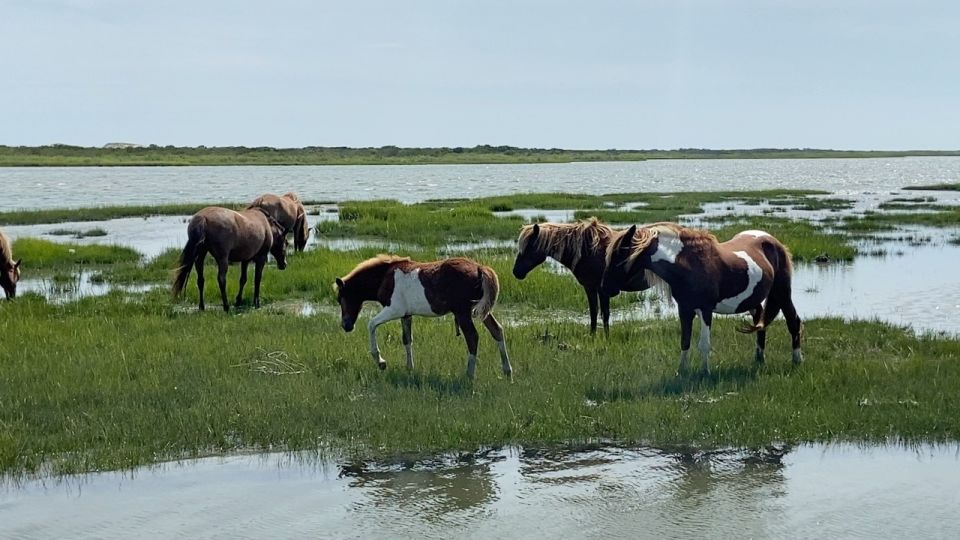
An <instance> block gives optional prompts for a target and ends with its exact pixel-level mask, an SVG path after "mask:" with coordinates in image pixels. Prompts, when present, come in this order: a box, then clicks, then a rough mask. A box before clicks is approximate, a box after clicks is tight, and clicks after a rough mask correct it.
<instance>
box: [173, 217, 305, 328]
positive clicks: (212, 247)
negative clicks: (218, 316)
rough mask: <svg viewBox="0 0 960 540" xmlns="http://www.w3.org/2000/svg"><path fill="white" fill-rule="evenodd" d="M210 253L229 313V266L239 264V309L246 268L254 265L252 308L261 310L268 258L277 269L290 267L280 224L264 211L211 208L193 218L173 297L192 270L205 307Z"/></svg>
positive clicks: (185, 282)
mask: <svg viewBox="0 0 960 540" xmlns="http://www.w3.org/2000/svg"><path fill="white" fill-rule="evenodd" d="M207 253H210V255H212V256H213V258H214V259H215V260H216V261H217V284H218V285H219V286H220V298H221V300H223V310H224V311H230V304H229V302H227V269H228V267H229V266H230V263H235V262H238V263H240V289H239V290H238V291H237V299H236V304H237V306H239V305H240V303H241V301H242V300H243V287H244V286H245V285H246V284H247V266H248V265H249V264H250V261H253V263H254V274H253V305H254V306H255V307H260V280H261V279H262V278H263V267H264V265H266V264H267V254H272V255H273V257H274V258H275V259H276V260H277V268H279V269H280V270H283V269H284V268H286V267H287V261H286V253H287V239H286V233H285V231H284V229H283V226H281V225H280V224H279V223H277V221H276V220H274V219H273V218H272V217H270V215H269V214H268V213H267V212H266V210H263V209H262V208H248V209H246V210H243V211H242V212H235V211H233V210H230V209H227V208H220V207H218V206H208V207H207V208H204V209H203V210H200V211H199V212H197V213H196V214H194V215H193V218H191V219H190V223H189V225H187V245H186V246H184V248H183V252H182V253H181V254H180V263H179V266H178V267H177V269H176V270H175V271H174V278H173V295H174V296H175V297H176V296H179V295H180V294H181V293H182V292H183V289H184V287H185V286H186V284H187V280H188V279H189V278H190V269H191V268H192V267H196V269H197V290H199V291H200V309H201V310H203V309H204V303H203V281H204V280H203V260H204V258H205V257H206V256H207Z"/></svg>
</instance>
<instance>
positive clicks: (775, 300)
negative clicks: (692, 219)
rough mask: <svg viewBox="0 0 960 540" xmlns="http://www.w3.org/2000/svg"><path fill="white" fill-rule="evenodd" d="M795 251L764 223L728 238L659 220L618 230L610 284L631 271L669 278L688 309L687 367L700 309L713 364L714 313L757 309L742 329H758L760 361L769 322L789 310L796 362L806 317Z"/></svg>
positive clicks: (706, 354)
mask: <svg viewBox="0 0 960 540" xmlns="http://www.w3.org/2000/svg"><path fill="white" fill-rule="evenodd" d="M792 273H793V265H792V262H791V260H790V252H789V251H788V250H787V248H786V247H785V246H784V245H783V244H781V243H780V242H779V241H778V240H777V239H776V238H774V237H773V236H771V235H769V234H767V233H765V232H763V231H743V232H741V233H739V234H737V235H736V236H734V237H733V238H732V239H731V240H728V241H726V242H723V243H720V242H718V241H717V239H716V238H715V237H714V236H713V235H712V234H710V233H708V232H706V231H700V230H695V229H688V228H685V227H681V226H680V225H677V224H675V223H655V224H653V225H649V226H645V227H641V228H639V229H638V228H637V227H636V225H634V226H633V227H630V228H629V229H628V230H627V231H625V232H623V233H619V234H617V236H615V237H614V238H613V240H612V241H611V242H610V245H609V247H608V248H607V264H606V273H605V274H604V277H603V285H602V287H601V288H602V290H603V291H604V292H605V293H606V294H609V295H611V296H615V295H616V294H618V293H619V292H620V290H621V284H622V283H625V282H628V281H630V280H631V279H637V276H639V278H640V279H642V280H644V281H646V282H647V283H648V285H665V286H666V287H668V288H669V290H670V293H671V295H672V296H673V298H674V300H675V301H676V303H677V309H678V311H679V314H680V370H681V371H685V370H686V369H687V353H688V351H689V349H690V334H691V331H692V327H693V319H694V317H695V316H698V315H699V316H700V321H701V323H702V324H701V328H700V344H699V348H700V357H701V367H702V371H703V372H704V373H708V372H709V371H710V325H711V321H712V318H713V314H714V313H721V314H729V313H744V312H750V313H751V314H752V315H753V325H752V326H748V327H745V328H742V329H740V331H742V332H746V333H752V332H756V334H757V350H756V360H757V362H763V359H764V358H763V349H764V346H765V344H766V327H767V326H768V325H770V323H771V322H773V320H774V318H776V316H777V314H778V313H779V312H780V311H783V316H784V317H785V318H786V319H787V328H788V329H789V330H790V335H791V336H792V338H793V362H794V363H795V364H799V363H800V362H801V361H802V360H803V356H802V354H801V352H800V337H801V332H802V324H801V322H800V317H798V316H797V310H796V309H794V307H793V299H792V298H791V276H792Z"/></svg>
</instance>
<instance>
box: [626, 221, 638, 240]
mask: <svg viewBox="0 0 960 540" xmlns="http://www.w3.org/2000/svg"><path fill="white" fill-rule="evenodd" d="M636 234H637V226H636V225H631V226H630V228H629V229H627V232H626V235H625V237H626V239H627V241H628V242H630V243H631V244H632V243H633V237H634V236H636Z"/></svg>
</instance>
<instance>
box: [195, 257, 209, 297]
mask: <svg viewBox="0 0 960 540" xmlns="http://www.w3.org/2000/svg"><path fill="white" fill-rule="evenodd" d="M205 258H207V252H206V251H201V252H200V253H199V254H198V255H197V260H196V261H194V263H193V264H194V268H196V270H197V291H198V292H199V293H200V311H203V310H204V309H205V308H206V306H205V305H204V303H203V282H204V279H203V260H204V259H205Z"/></svg>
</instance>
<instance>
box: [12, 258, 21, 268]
mask: <svg viewBox="0 0 960 540" xmlns="http://www.w3.org/2000/svg"><path fill="white" fill-rule="evenodd" d="M22 262H23V259H17V263H16V264H14V265H13V267H14V268H20V263H22Z"/></svg>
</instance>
